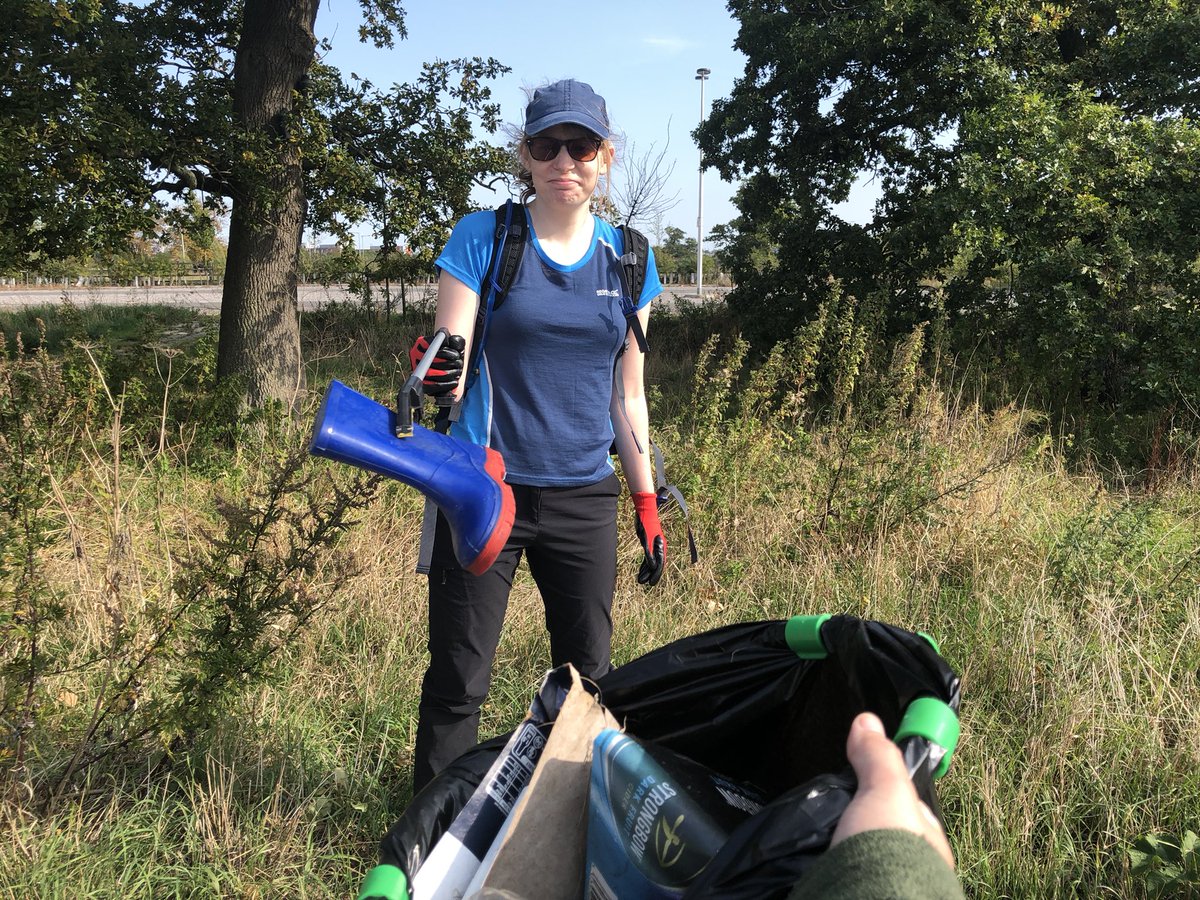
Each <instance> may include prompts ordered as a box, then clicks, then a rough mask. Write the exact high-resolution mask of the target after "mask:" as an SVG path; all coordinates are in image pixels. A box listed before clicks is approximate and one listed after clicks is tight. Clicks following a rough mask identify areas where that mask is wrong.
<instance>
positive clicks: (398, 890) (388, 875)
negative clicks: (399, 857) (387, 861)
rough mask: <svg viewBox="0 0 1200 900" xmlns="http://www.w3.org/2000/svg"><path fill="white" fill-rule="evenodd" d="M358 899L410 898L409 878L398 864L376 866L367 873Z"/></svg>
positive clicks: (399, 899)
mask: <svg viewBox="0 0 1200 900" xmlns="http://www.w3.org/2000/svg"><path fill="white" fill-rule="evenodd" d="M358 900H408V879H407V878H405V877H404V872H403V870H401V869H400V868H398V867H396V866H376V867H375V868H373V869H372V870H371V871H370V872H368V873H367V877H366V880H365V881H363V886H362V890H360V891H359V892H358Z"/></svg>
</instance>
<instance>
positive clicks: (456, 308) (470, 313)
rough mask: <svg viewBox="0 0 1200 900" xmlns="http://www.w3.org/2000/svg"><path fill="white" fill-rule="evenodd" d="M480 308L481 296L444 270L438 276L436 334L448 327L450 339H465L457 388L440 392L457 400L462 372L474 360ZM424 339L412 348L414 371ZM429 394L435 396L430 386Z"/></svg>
mask: <svg viewBox="0 0 1200 900" xmlns="http://www.w3.org/2000/svg"><path fill="white" fill-rule="evenodd" d="M478 306H479V295H478V294H477V293H476V292H475V291H474V290H472V289H471V288H470V287H469V286H468V285H466V284H464V283H463V282H462V281H460V280H459V279H458V278H456V277H455V276H453V275H451V274H450V273H449V272H446V271H445V270H442V271H441V273H440V274H439V276H438V298H437V309H436V312H435V315H434V333H435V334H436V332H437V330H438V329H440V328H445V329H446V330H447V331H448V332H449V333H450V335H451V336H459V337H460V338H461V340H462V347H461V350H460V351H459V360H460V363H459V378H458V379H457V383H455V384H454V385H452V386H449V385H448V387H452V390H445V391H441V393H453V395H454V396H455V397H457V396H458V395H459V393H460V392H461V390H462V377H461V376H462V369H463V368H464V367H465V365H466V363H467V362H468V361H469V360H470V358H471V355H470V354H471V341H472V340H473V339H474V330H475V312H476V310H477V308H478ZM423 340H424V339H423V338H418V341H417V344H415V345H414V346H413V351H412V360H411V361H412V365H413V368H416V365H417V363H418V362H420V355H419V353H418V348H419V346H420V345H421V342H422V341H423ZM426 346H427V344H426ZM426 391H427V392H429V393H432V392H431V391H429V387H428V385H427V387H426Z"/></svg>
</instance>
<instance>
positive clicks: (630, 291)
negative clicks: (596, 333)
mask: <svg viewBox="0 0 1200 900" xmlns="http://www.w3.org/2000/svg"><path fill="white" fill-rule="evenodd" d="M617 230H618V231H620V232H621V244H622V246H623V247H624V248H625V250H624V253H622V254H621V267H620V268H619V269H618V270H617V271H618V272H619V273H620V277H621V293H622V297H621V311H622V312H623V313H624V314H625V321H626V323H627V324H628V326H629V327H630V328H632V329H633V337H634V340H636V341H637V345H638V349H639V350H641V351H642V352H643V353H649V352H650V345H649V344H648V343H647V342H646V333H645V332H644V331H642V323H641V322H640V321H639V320H638V317H637V303H638V300H639V299H641V296H642V287H643V286H644V285H645V284H646V269H647V268H648V267H649V265H650V241H649V240H648V239H647V238H646V236H645V235H644V234H642V233H641V232H640V231H638V230H637V229H636V228H632V227H630V226H629V225H624V224H623V225H619V226H618V227H617Z"/></svg>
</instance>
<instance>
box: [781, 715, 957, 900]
mask: <svg viewBox="0 0 1200 900" xmlns="http://www.w3.org/2000/svg"><path fill="white" fill-rule="evenodd" d="M846 755H847V757H848V758H849V760H850V765H851V766H853V768H854V773H855V775H856V776H857V778H858V789H857V790H856V791H855V794H854V799H853V800H851V801H850V804H849V805H848V806H847V807H846V811H845V812H844V813H842V817H841V820H840V821H839V822H838V826H837V828H836V829H835V830H834V833H833V839H832V841H831V842H830V849H829V850H828V851H827V852H826V853H825V854H824V855H823V856H822V857H821V858H820V859H819V860H818V861H817V862H816V863H815V864H814V865H813V867H812V868H811V869H810V870H809V871H808V872H806V873H805V875H804V877H803V878H802V879H801V880H800V881H799V883H798V884H797V885H796V888H795V890H793V892H792V894H791V897H790V900H840V898H851V897H853V898H858V900H875V898H880V900H882V898H885V897H886V898H894V900H910V898H911V900H918V898H919V900H961V898H962V896H963V894H962V888H961V887H960V886H959V883H958V879H957V878H956V877H955V875H954V854H953V853H952V852H951V850H950V844H949V842H948V841H947V840H946V835H945V833H944V832H943V831H942V827H941V824H940V823H939V822H938V820H937V818H936V817H935V816H934V815H933V813H932V812H931V811H930V809H929V807H927V806H926V805H925V804H924V803H923V802H921V799H920V797H918V796H917V791H916V789H915V788H914V787H913V784H912V780H911V779H910V778H909V776H908V772H907V770H906V769H905V767H904V760H903V757H902V756H901V755H900V750H899V748H898V747H896V745H895V744H893V743H892V742H891V741H889V740H888V738H887V734H886V733H885V731H884V728H883V723H882V722H880V721H879V718H878V717H877V716H875V715H874V714H872V713H863V714H861V715H859V716H858V717H857V718H856V719H855V720H854V722H853V724H852V725H851V726H850V735H849V737H848V738H847V740H846Z"/></svg>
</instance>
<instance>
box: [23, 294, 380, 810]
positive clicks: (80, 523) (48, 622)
mask: <svg viewBox="0 0 1200 900" xmlns="http://www.w3.org/2000/svg"><path fill="white" fill-rule="evenodd" d="M65 311H66V312H67V313H68V314H75V318H76V319H78V318H79V316H78V315H77V311H75V310H73V309H72V308H70V307H68V308H67V309H66V310H65ZM146 321H147V322H149V321H150V320H149V319H147V320H146ZM75 324H76V325H78V324H79V323H78V322H76V323H75ZM143 327H145V324H143ZM47 343H48V341H47V339H46V336H45V334H44V333H43V334H42V335H41V347H40V349H39V350H37V351H33V352H27V351H26V350H25V349H24V347H23V346H22V345H21V342H20V340H19V339H18V340H17V346H16V349H15V351H14V352H13V353H12V354H8V355H6V356H5V357H4V358H3V359H2V360H0V450H3V453H0V484H2V485H3V488H4V496H5V498H6V500H5V502H4V504H3V505H2V506H0V634H2V636H3V641H0V646H2V647H3V648H4V650H3V654H2V655H0V722H2V723H3V731H2V732H0V781H3V783H4V784H5V786H6V787H7V788H11V789H15V788H16V787H17V786H19V785H23V786H24V788H25V789H26V790H30V791H33V792H34V793H35V794H36V795H37V796H38V797H40V798H42V799H43V800H45V801H48V802H53V801H54V800H56V799H57V798H59V797H60V796H61V795H62V794H63V792H64V791H65V790H66V789H67V788H68V787H72V786H73V785H75V784H76V783H77V779H78V778H80V776H81V775H84V774H85V773H87V771H88V770H89V769H91V768H92V767H95V766H97V765H99V764H101V763H105V764H107V765H109V766H113V765H116V766H117V767H118V769H119V768H120V766H121V765H124V764H125V762H126V761H127V760H128V759H130V758H142V757H144V755H145V754H146V753H147V752H154V751H156V750H157V751H158V753H160V754H161V753H162V752H165V751H170V752H178V750H180V749H181V748H184V747H187V746H191V745H192V744H194V743H197V742H199V743H203V741H204V740H205V739H206V738H207V737H208V736H209V735H210V734H211V733H212V729H213V728H214V726H216V725H217V724H218V723H219V722H220V721H221V717H222V716H223V715H224V713H225V712H226V711H227V710H228V705H229V703H230V702H231V701H232V700H234V699H236V698H239V697H241V696H242V695H243V694H244V692H245V690H246V689H247V687H249V686H251V685H255V684H259V683H262V682H263V681H264V680H266V679H267V678H268V677H270V676H271V674H272V672H273V671H274V669H275V666H276V661H277V658H278V656H279V653H280V650H281V649H283V648H286V647H288V646H290V644H291V643H292V642H294V640H295V638H296V636H297V635H298V634H300V633H302V632H303V630H304V629H305V627H306V626H307V624H308V623H309V621H310V620H311V618H312V616H313V615H314V614H315V613H316V612H317V611H318V610H319V609H320V608H321V606H322V605H323V604H324V603H326V602H328V600H329V598H330V597H332V596H334V595H335V594H336V592H337V589H338V587H339V586H340V585H341V584H343V583H344V581H345V579H346V578H347V576H348V575H349V574H350V573H351V571H352V568H353V567H352V565H351V564H350V563H349V562H348V561H347V560H346V559H345V558H344V557H342V556H341V555H339V554H338V553H336V552H333V548H334V545H335V544H336V543H337V542H338V540H339V539H340V538H341V536H342V535H343V533H344V532H345V531H346V529H347V528H348V527H349V526H350V524H351V522H352V517H353V516H354V514H355V513H356V511H358V510H361V509H362V508H363V507H364V506H365V505H366V504H367V503H368V502H369V501H370V500H371V498H372V497H373V496H374V493H375V490H376V484H377V479H372V478H367V477H365V476H363V477H357V476H352V475H350V474H349V473H346V477H345V478H344V479H343V480H341V481H339V480H338V479H337V478H330V477H328V476H327V474H326V473H325V471H324V470H322V469H319V468H318V467H317V466H316V465H315V464H314V463H313V462H312V461H311V459H310V458H309V456H308V454H307V450H306V444H305V442H304V441H303V440H302V439H301V434H300V433H299V432H300V431H301V430H302V429H298V428H297V427H296V425H295V423H292V422H290V421H289V420H283V421H281V422H279V423H278V424H275V423H274V422H273V421H272V420H271V419H270V418H268V417H267V415H266V414H260V415H259V417H258V420H257V422H256V423H254V427H253V428H251V427H249V426H250V424H251V423H250V422H248V421H240V422H238V421H236V417H235V416H233V408H234V407H232V406H230V407H228V408H227V409H225V410H224V411H223V412H222V413H221V415H223V416H225V417H226V420H225V422H224V424H223V425H213V426H209V428H220V427H224V428H235V429H237V433H238V434H239V435H240V437H241V438H242V439H243V442H242V443H241V444H239V445H237V446H234V447H229V446H225V447H221V446H219V445H214V444H213V443H212V442H213V440H214V435H215V434H216V433H217V432H216V431H215V430H211V431H209V432H207V433H202V432H201V430H200V429H199V428H198V427H197V426H192V427H191V428H190V430H189V431H187V432H183V431H182V430H177V426H179V425H182V424H184V423H186V422H188V421H190V420H191V418H192V417H193V416H196V417H197V418H196V421H197V422H204V421H206V420H207V416H208V415H209V414H212V413H215V412H216V410H217V407H216V406H213V405H212V402H213V401H212V400H209V401H207V403H208V404H209V405H208V406H206V407H205V408H204V409H202V410H200V411H199V413H198V412H197V410H196V408H195V404H196V403H198V402H201V401H200V400H199V398H200V397H201V396H202V395H203V394H204V391H202V390H198V388H200V387H201V386H202V385H203V384H204V383H205V382H206V381H207V383H208V384H209V386H210V387H211V374H212V358H213V357H212V348H211V342H210V344H209V346H208V348H207V351H206V350H205V349H204V348H203V347H197V346H193V347H192V348H191V350H192V352H193V354H194V359H193V360H191V361H190V363H189V364H186V365H183V364H181V365H180V366H179V367H178V368H176V369H174V370H172V368H170V362H171V360H172V357H171V356H166V357H165V360H164V356H163V354H164V350H163V349H162V348H158V349H157V350H155V349H153V348H146V347H144V346H140V345H139V346H137V347H136V348H134V349H133V350H131V349H129V348H128V347H121V345H120V344H119V343H118V344H115V345H108V346H107V348H106V350H107V352H105V353H100V354H97V353H93V352H90V351H79V350H74V349H72V350H69V351H68V352H67V353H66V354H65V355H64V356H63V357H61V358H55V357H51V356H50V354H49V352H48V350H47V349H46V346H47ZM98 356H99V357H102V358H105V359H107V360H109V361H110V363H111V364H112V367H113V368H117V367H119V361H124V360H125V359H126V358H127V357H131V356H132V357H142V358H145V357H149V358H151V359H153V360H154V361H155V362H156V363H158V364H160V365H163V368H162V369H161V370H160V376H161V380H160V384H159V385H158V389H157V391H152V389H151V387H150V386H149V385H148V383H147V382H145V381H142V380H141V379H142V377H144V376H143V374H142V373H140V372H138V371H137V368H138V367H137V366H136V365H135V366H133V367H131V370H130V372H129V373H128V374H127V375H126V378H125V381H124V383H123V388H122V390H121V393H120V394H119V395H116V396H114V394H113V393H112V392H111V390H110V387H109V384H108V383H107V382H106V381H105V380H104V378H103V377H102V369H101V368H100V366H101V363H100V361H99V359H98ZM208 393H209V394H210V395H212V394H214V393H215V395H216V396H218V397H219V396H220V392H219V391H218V392H211V391H209V392H208ZM172 395H173V396H174V398H175V399H174V400H172ZM175 415H180V416H182V417H183V418H181V419H179V420H174V419H173V416H175ZM231 417H232V418H231ZM126 422H130V424H129V425H127V424H126ZM200 441H206V442H207V443H205V444H204V446H203V447H201V446H198V443H199V442H200ZM252 448H256V450H257V455H256V456H254V457H251V458H250V459H247V460H245V462H239V461H238V460H239V459H242V458H243V456H244V454H245V453H246V452H247V451H248V450H250V449H252ZM218 458H219V459H220V460H221V464H220V466H219V467H214V470H215V471H220V472H221V474H222V476H223V477H224V479H225V481H226V483H228V484H229V492H228V493H225V494H216V495H214V496H212V497H209V498H206V500H205V502H204V504H203V505H201V506H197V507H195V508H194V509H193V510H192V515H194V516H199V517H202V519H201V521H200V522H198V523H197V524H196V525H195V526H194V530H195V533H194V534H193V535H192V536H191V537H190V538H189V539H188V541H187V545H188V547H189V549H188V550H187V551H186V552H185V551H183V550H182V549H180V548H176V549H174V550H171V551H169V552H170V554H171V555H170V557H169V558H168V559H167V560H165V565H162V567H161V568H160V567H159V565H160V564H151V563H150V562H148V561H147V560H145V559H142V558H137V557H135V556H134V555H133V546H132V540H133V538H132V534H133V533H134V531H136V530H137V529H138V528H140V527H143V526H144V523H139V522H137V521H136V520H135V513H136V511H137V510H138V509H142V511H143V512H145V510H144V508H141V507H137V506H134V505H131V498H130V497H128V496H127V493H129V492H134V493H136V491H135V490H134V488H135V486H136V484H137V483H138V482H139V481H142V480H150V481H153V482H155V483H156V484H157V485H158V496H159V497H160V498H161V497H162V496H163V495H165V494H167V493H170V492H173V491H175V490H178V489H179V486H178V484H177V480H178V478H179V475H178V474H177V471H176V468H175V463H174V462H173V460H179V461H180V462H183V463H185V464H186V463H187V461H188V460H193V461H206V462H215V461H216V459H218ZM246 463H250V465H246ZM185 471H190V472H192V473H194V474H197V475H198V474H199V473H201V472H202V471H204V467H203V466H197V465H195V464H194V463H193V464H192V465H187V466H186V468H185ZM339 474H341V473H339ZM155 514H156V513H155V512H154V510H153V507H151V510H150V511H149V515H152V516H153V515H155ZM157 515H162V511H161V510H160V511H159V512H158V513H157ZM97 518H98V519H99V520H100V521H101V522H102V523H103V525H102V527H103V529H104V530H105V532H106V533H107V548H106V550H105V551H104V554H103V560H102V561H99V560H94V561H92V560H89V555H88V554H89V551H85V549H84V547H83V545H82V543H76V550H75V554H76V557H77V572H78V578H79V581H78V584H77V590H78V592H79V593H78V594H77V595H72V594H69V593H64V592H63V591H62V590H61V588H60V587H59V586H57V584H56V582H55V580H52V579H51V578H50V577H49V576H48V575H47V571H46V568H47V564H48V561H49V560H50V558H51V554H52V552H53V549H54V547H55V543H56V538H55V535H61V534H62V533H63V531H64V529H65V530H66V531H67V532H69V533H70V534H71V535H73V540H74V541H77V542H81V541H82V540H83V539H82V537H80V535H82V534H83V533H84V531H85V530H86V529H87V528H88V523H89V520H90V521H92V522H94V521H95V520H96V519H97ZM165 524H166V523H165V522H162V523H160V525H159V527H163V526H165ZM163 537H164V540H165V541H166V542H167V545H168V546H169V545H170V540H171V539H170V538H169V537H168V536H167V535H166V534H165V532H164V536H163ZM152 585H156V586H155V587H152ZM89 601H92V602H95V603H98V604H99V607H98V608H99V609H100V610H102V613H103V614H102V620H103V624H102V625H101V626H100V627H101V634H102V635H103V636H102V638H101V639H100V640H99V641H98V642H92V641H90V640H88V639H87V637H86V636H87V635H88V633H89V632H90V631H91V629H92V627H93V626H91V625H86V624H84V622H83V620H84V619H85V618H87V617H90V616H92V615H93V610H92V609H91V608H89ZM81 678H87V679H89V682H88V683H89V687H86V688H85V687H84V686H83V684H82V682H81V681H80V679H81ZM81 697H87V700H88V706H87V707H86V708H85V707H84V706H83V705H80V704H79V699H80V698H81ZM31 742H34V743H36V744H37V745H38V746H39V747H40V749H39V750H38V751H37V752H38V757H39V761H38V766H37V767H36V768H31V767H30V766H29V762H28V750H29V746H30V743H31ZM51 746H53V747H54V748H56V750H55V752H48V751H49V748H50V747H51Z"/></svg>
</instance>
